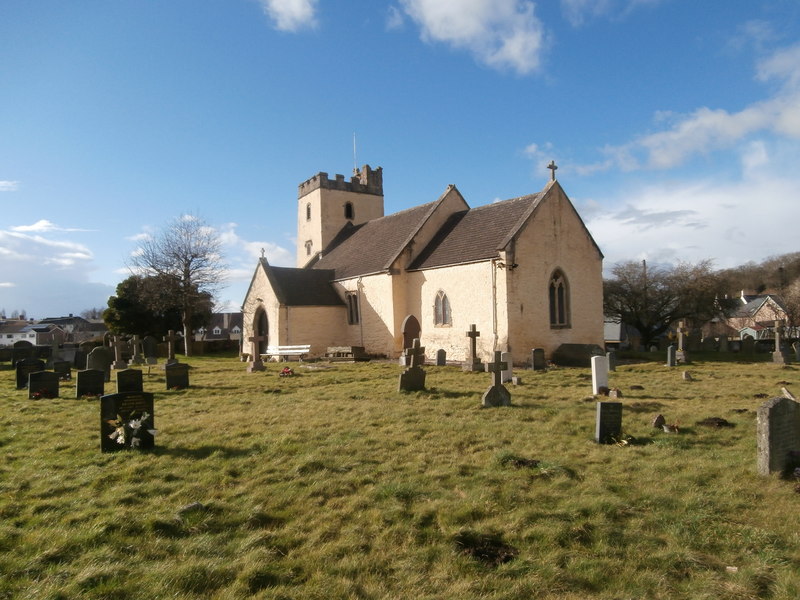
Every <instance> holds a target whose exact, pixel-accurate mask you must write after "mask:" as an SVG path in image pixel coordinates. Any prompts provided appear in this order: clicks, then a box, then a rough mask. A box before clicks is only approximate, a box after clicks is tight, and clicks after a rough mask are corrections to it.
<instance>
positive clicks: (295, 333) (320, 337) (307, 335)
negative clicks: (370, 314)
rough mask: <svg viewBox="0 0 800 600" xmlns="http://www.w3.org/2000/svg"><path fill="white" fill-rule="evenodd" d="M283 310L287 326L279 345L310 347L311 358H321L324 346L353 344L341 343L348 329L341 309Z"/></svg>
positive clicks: (290, 308)
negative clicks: (304, 345) (309, 345)
mask: <svg viewBox="0 0 800 600" xmlns="http://www.w3.org/2000/svg"><path fill="white" fill-rule="evenodd" d="M283 310H285V311H286V316H287V319H286V322H287V323H288V326H287V327H286V328H285V330H284V331H285V336H284V337H283V338H282V339H281V341H280V345H285V346H296V345H300V344H311V352H310V355H311V356H324V355H325V352H326V351H327V349H328V346H346V345H353V344H350V343H349V342H342V339H343V338H344V337H345V335H346V334H345V330H346V329H347V327H348V326H347V312H346V310H345V308H344V307H342V306H289V307H285V308H284V309H283ZM270 342H271V340H270Z"/></svg>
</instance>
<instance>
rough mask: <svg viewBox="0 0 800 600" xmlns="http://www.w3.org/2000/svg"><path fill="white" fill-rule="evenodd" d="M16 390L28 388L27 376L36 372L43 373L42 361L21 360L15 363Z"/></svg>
mask: <svg viewBox="0 0 800 600" xmlns="http://www.w3.org/2000/svg"><path fill="white" fill-rule="evenodd" d="M16 369H17V389H18V390H23V389H25V388H26V387H28V375H30V374H31V373H36V372H37V371H44V361H43V360H39V359H38V358H23V359H21V360H18V361H17V363H16Z"/></svg>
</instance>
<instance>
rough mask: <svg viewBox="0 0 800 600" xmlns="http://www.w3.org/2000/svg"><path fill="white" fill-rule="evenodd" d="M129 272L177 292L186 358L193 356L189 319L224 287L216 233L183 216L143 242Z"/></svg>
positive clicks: (219, 244) (219, 245)
mask: <svg viewBox="0 0 800 600" xmlns="http://www.w3.org/2000/svg"><path fill="white" fill-rule="evenodd" d="M130 262H131V270H132V271H133V272H134V273H136V274H140V275H148V276H158V277H161V278H163V280H164V281H167V282H171V284H172V285H174V286H175V287H176V288H177V294H178V296H179V297H180V300H181V319H182V321H183V338H184V342H185V344H186V356H191V355H192V344H191V340H192V317H193V315H194V313H195V311H196V310H197V307H198V305H199V304H201V303H203V302H205V303H207V299H208V296H209V295H211V296H214V295H215V294H216V293H217V292H218V291H219V290H220V289H221V287H222V285H223V283H224V279H225V277H224V275H225V269H226V266H225V264H224V261H223V258H222V242H221V240H220V238H219V235H218V234H217V232H216V231H215V230H214V229H212V228H211V227H209V226H208V225H207V224H206V223H205V222H204V221H203V220H202V219H200V218H198V217H196V216H194V215H182V216H180V217H178V218H177V219H175V220H173V221H172V222H170V223H169V224H168V225H167V226H166V227H165V228H164V229H163V230H162V231H161V232H159V233H158V234H157V235H155V236H152V237H150V238H147V239H146V240H144V241H143V242H142V243H141V245H140V246H139V249H138V251H137V252H135V253H134V255H133V257H132V258H131V261H130Z"/></svg>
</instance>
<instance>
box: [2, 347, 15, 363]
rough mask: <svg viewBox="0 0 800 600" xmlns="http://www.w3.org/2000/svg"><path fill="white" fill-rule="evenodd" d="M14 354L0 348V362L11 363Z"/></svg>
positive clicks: (8, 349) (9, 350)
mask: <svg viewBox="0 0 800 600" xmlns="http://www.w3.org/2000/svg"><path fill="white" fill-rule="evenodd" d="M13 355H14V352H13V350H12V349H11V348H0V362H11V357H12V356H13Z"/></svg>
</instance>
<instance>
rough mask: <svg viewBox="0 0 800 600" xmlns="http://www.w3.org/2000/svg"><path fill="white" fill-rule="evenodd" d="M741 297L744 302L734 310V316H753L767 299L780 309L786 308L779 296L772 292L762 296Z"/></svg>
mask: <svg viewBox="0 0 800 600" xmlns="http://www.w3.org/2000/svg"><path fill="white" fill-rule="evenodd" d="M742 299H743V300H745V301H746V304H745V305H744V306H742V307H740V308H739V309H738V310H736V312H735V313H734V314H733V316H734V317H753V316H755V314H756V313H757V312H758V311H759V310H760V309H761V307H762V306H764V305H765V304H766V303H767V302H769V300H772V301H773V302H775V304H776V305H777V306H778V308H780V309H781V310H784V311H785V310H786V308H785V307H784V306H783V302H782V301H781V299H780V297H778V296H776V295H774V294H765V295H763V296H742Z"/></svg>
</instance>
